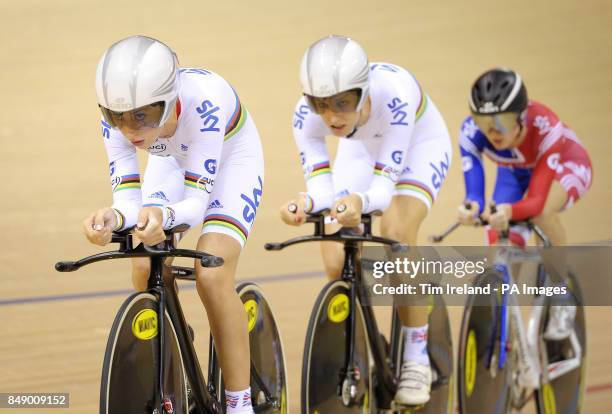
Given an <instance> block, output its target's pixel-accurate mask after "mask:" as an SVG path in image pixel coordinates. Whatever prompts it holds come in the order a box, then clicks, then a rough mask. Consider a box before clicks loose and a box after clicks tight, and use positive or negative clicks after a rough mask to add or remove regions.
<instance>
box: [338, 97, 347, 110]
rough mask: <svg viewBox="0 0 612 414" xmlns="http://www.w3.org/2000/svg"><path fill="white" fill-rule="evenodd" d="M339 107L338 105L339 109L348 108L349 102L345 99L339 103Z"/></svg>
mask: <svg viewBox="0 0 612 414" xmlns="http://www.w3.org/2000/svg"><path fill="white" fill-rule="evenodd" d="M337 105H338V108H346V107H347V106H348V101H347V100H345V99H344V100H342V101H339V102H338V103H337Z"/></svg>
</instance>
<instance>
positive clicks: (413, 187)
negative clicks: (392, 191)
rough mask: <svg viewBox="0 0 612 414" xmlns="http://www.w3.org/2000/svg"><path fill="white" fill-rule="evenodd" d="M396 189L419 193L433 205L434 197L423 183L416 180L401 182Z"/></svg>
mask: <svg viewBox="0 0 612 414" xmlns="http://www.w3.org/2000/svg"><path fill="white" fill-rule="evenodd" d="M395 188H396V189H397V190H410V191H414V192H416V193H419V194H421V195H423V196H424V197H425V198H427V200H429V203H430V205H433V202H434V195H433V193H432V192H431V190H430V189H429V188H427V186H426V185H425V184H423V183H420V182H418V181H414V180H400V181H398V182H397V184H396V185H395Z"/></svg>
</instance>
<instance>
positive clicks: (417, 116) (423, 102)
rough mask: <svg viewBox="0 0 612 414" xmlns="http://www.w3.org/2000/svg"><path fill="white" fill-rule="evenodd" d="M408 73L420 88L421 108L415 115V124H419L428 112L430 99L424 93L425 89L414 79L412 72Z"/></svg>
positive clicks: (419, 107)
mask: <svg viewBox="0 0 612 414" xmlns="http://www.w3.org/2000/svg"><path fill="white" fill-rule="evenodd" d="M408 73H409V74H410V76H412V79H414V82H415V83H416V84H417V86H418V87H419V93H420V94H421V101H420V102H419V106H418V108H417V111H416V114H415V115H414V122H417V121H418V120H419V119H420V118H421V116H423V114H424V113H425V111H426V110H427V103H428V102H429V98H427V94H426V93H425V92H423V88H421V84H420V83H419V81H418V80H417V79H416V78H415V77H414V75H413V74H412V73H411V72H408Z"/></svg>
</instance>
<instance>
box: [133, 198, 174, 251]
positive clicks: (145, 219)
mask: <svg viewBox="0 0 612 414" xmlns="http://www.w3.org/2000/svg"><path fill="white" fill-rule="evenodd" d="M162 220H163V216H162V211H161V208H159V207H157V206H151V207H143V209H142V210H140V213H138V221H137V223H136V229H135V230H134V235H136V237H138V238H139V239H140V240H142V242H143V243H144V244H146V245H147V246H154V245H156V244H158V243H161V242H163V241H164V240H165V239H166V235H165V234H164V228H163V227H162Z"/></svg>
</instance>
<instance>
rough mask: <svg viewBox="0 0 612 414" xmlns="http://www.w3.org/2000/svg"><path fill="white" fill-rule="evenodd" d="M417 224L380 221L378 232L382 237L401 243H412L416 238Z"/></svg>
mask: <svg viewBox="0 0 612 414" xmlns="http://www.w3.org/2000/svg"><path fill="white" fill-rule="evenodd" d="M417 231H418V225H416V226H415V225H414V224H413V223H390V222H385V223H381V226H380V233H381V235H382V236H383V237H385V238H387V239H391V240H397V241H401V242H403V243H412V242H413V241H414V240H416V235H417Z"/></svg>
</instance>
